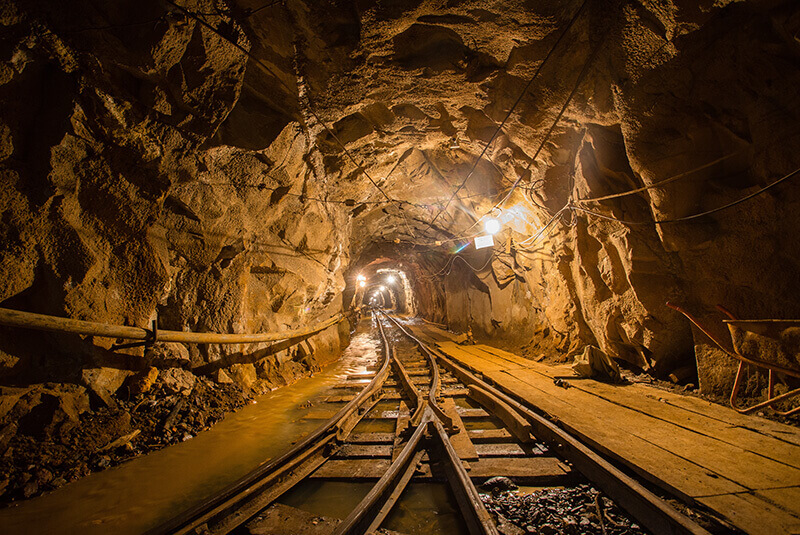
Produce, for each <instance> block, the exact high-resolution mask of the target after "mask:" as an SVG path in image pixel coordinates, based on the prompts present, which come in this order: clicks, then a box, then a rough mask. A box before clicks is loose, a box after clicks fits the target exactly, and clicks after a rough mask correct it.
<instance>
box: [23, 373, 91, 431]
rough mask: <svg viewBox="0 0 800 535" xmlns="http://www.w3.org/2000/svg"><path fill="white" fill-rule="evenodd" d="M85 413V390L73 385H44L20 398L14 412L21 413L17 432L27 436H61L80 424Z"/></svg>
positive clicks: (86, 399)
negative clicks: (81, 416)
mask: <svg viewBox="0 0 800 535" xmlns="http://www.w3.org/2000/svg"><path fill="white" fill-rule="evenodd" d="M88 410H89V394H88V393H87V392H86V389H85V388H84V387H82V386H79V385H73V384H53V385H46V386H45V387H43V388H42V389H35V390H32V391H31V392H29V393H28V394H27V395H25V396H23V397H22V398H20V400H19V402H18V403H17V405H16V406H15V408H14V412H18V413H24V415H22V416H21V417H20V419H19V431H20V432H21V433H24V434H26V435H31V436H37V437H42V436H47V437H50V436H55V435H62V436H63V434H64V433H66V432H67V431H69V430H70V429H72V428H73V427H75V426H76V425H78V424H79V423H80V415H81V414H83V413H84V412H86V411H88Z"/></svg>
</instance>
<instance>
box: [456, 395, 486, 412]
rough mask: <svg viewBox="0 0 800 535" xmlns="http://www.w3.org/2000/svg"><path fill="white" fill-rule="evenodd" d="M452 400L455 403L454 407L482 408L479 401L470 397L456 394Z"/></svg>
mask: <svg viewBox="0 0 800 535" xmlns="http://www.w3.org/2000/svg"><path fill="white" fill-rule="evenodd" d="M453 401H455V403H456V407H464V408H465V409H482V408H483V407H481V405H480V403H478V402H477V401H474V400H473V399H472V398H468V397H467V396H456V397H454V398H453Z"/></svg>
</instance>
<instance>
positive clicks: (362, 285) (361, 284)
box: [358, 281, 367, 288]
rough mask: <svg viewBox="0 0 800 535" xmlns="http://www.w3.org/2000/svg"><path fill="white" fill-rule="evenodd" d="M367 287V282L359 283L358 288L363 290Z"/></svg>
mask: <svg viewBox="0 0 800 535" xmlns="http://www.w3.org/2000/svg"><path fill="white" fill-rule="evenodd" d="M366 285H367V281H358V287H359V288H363V287H364V286H366Z"/></svg>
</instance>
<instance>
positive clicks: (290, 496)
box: [278, 479, 374, 519]
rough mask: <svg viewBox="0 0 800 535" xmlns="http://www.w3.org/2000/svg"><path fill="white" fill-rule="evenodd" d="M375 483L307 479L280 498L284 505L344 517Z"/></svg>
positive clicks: (319, 513) (316, 513)
mask: <svg viewBox="0 0 800 535" xmlns="http://www.w3.org/2000/svg"><path fill="white" fill-rule="evenodd" d="M373 485H374V483H370V482H364V483H353V482H348V481H325V480H320V479H306V480H304V481H302V482H301V483H299V484H298V485H296V486H295V487H294V488H293V489H291V490H289V491H288V492H287V493H286V494H284V495H283V496H281V497H280V498H278V501H279V502H280V503H282V504H284V505H289V506H291V507H296V508H297V509H302V510H303V511H307V512H309V513H313V514H315V515H320V516H328V517H333V518H339V519H344V518H347V515H349V514H350V511H352V510H353V509H355V507H356V505H358V504H359V502H361V500H363V499H364V496H366V495H367V492H369V490H370V489H371V488H372V486H373Z"/></svg>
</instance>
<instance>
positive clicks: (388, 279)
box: [386, 275, 397, 284]
mask: <svg viewBox="0 0 800 535" xmlns="http://www.w3.org/2000/svg"><path fill="white" fill-rule="evenodd" d="M396 280H397V278H395V276H394V275H389V276H388V277H386V282H388V283H389V284H394V283H395V281H396Z"/></svg>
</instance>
